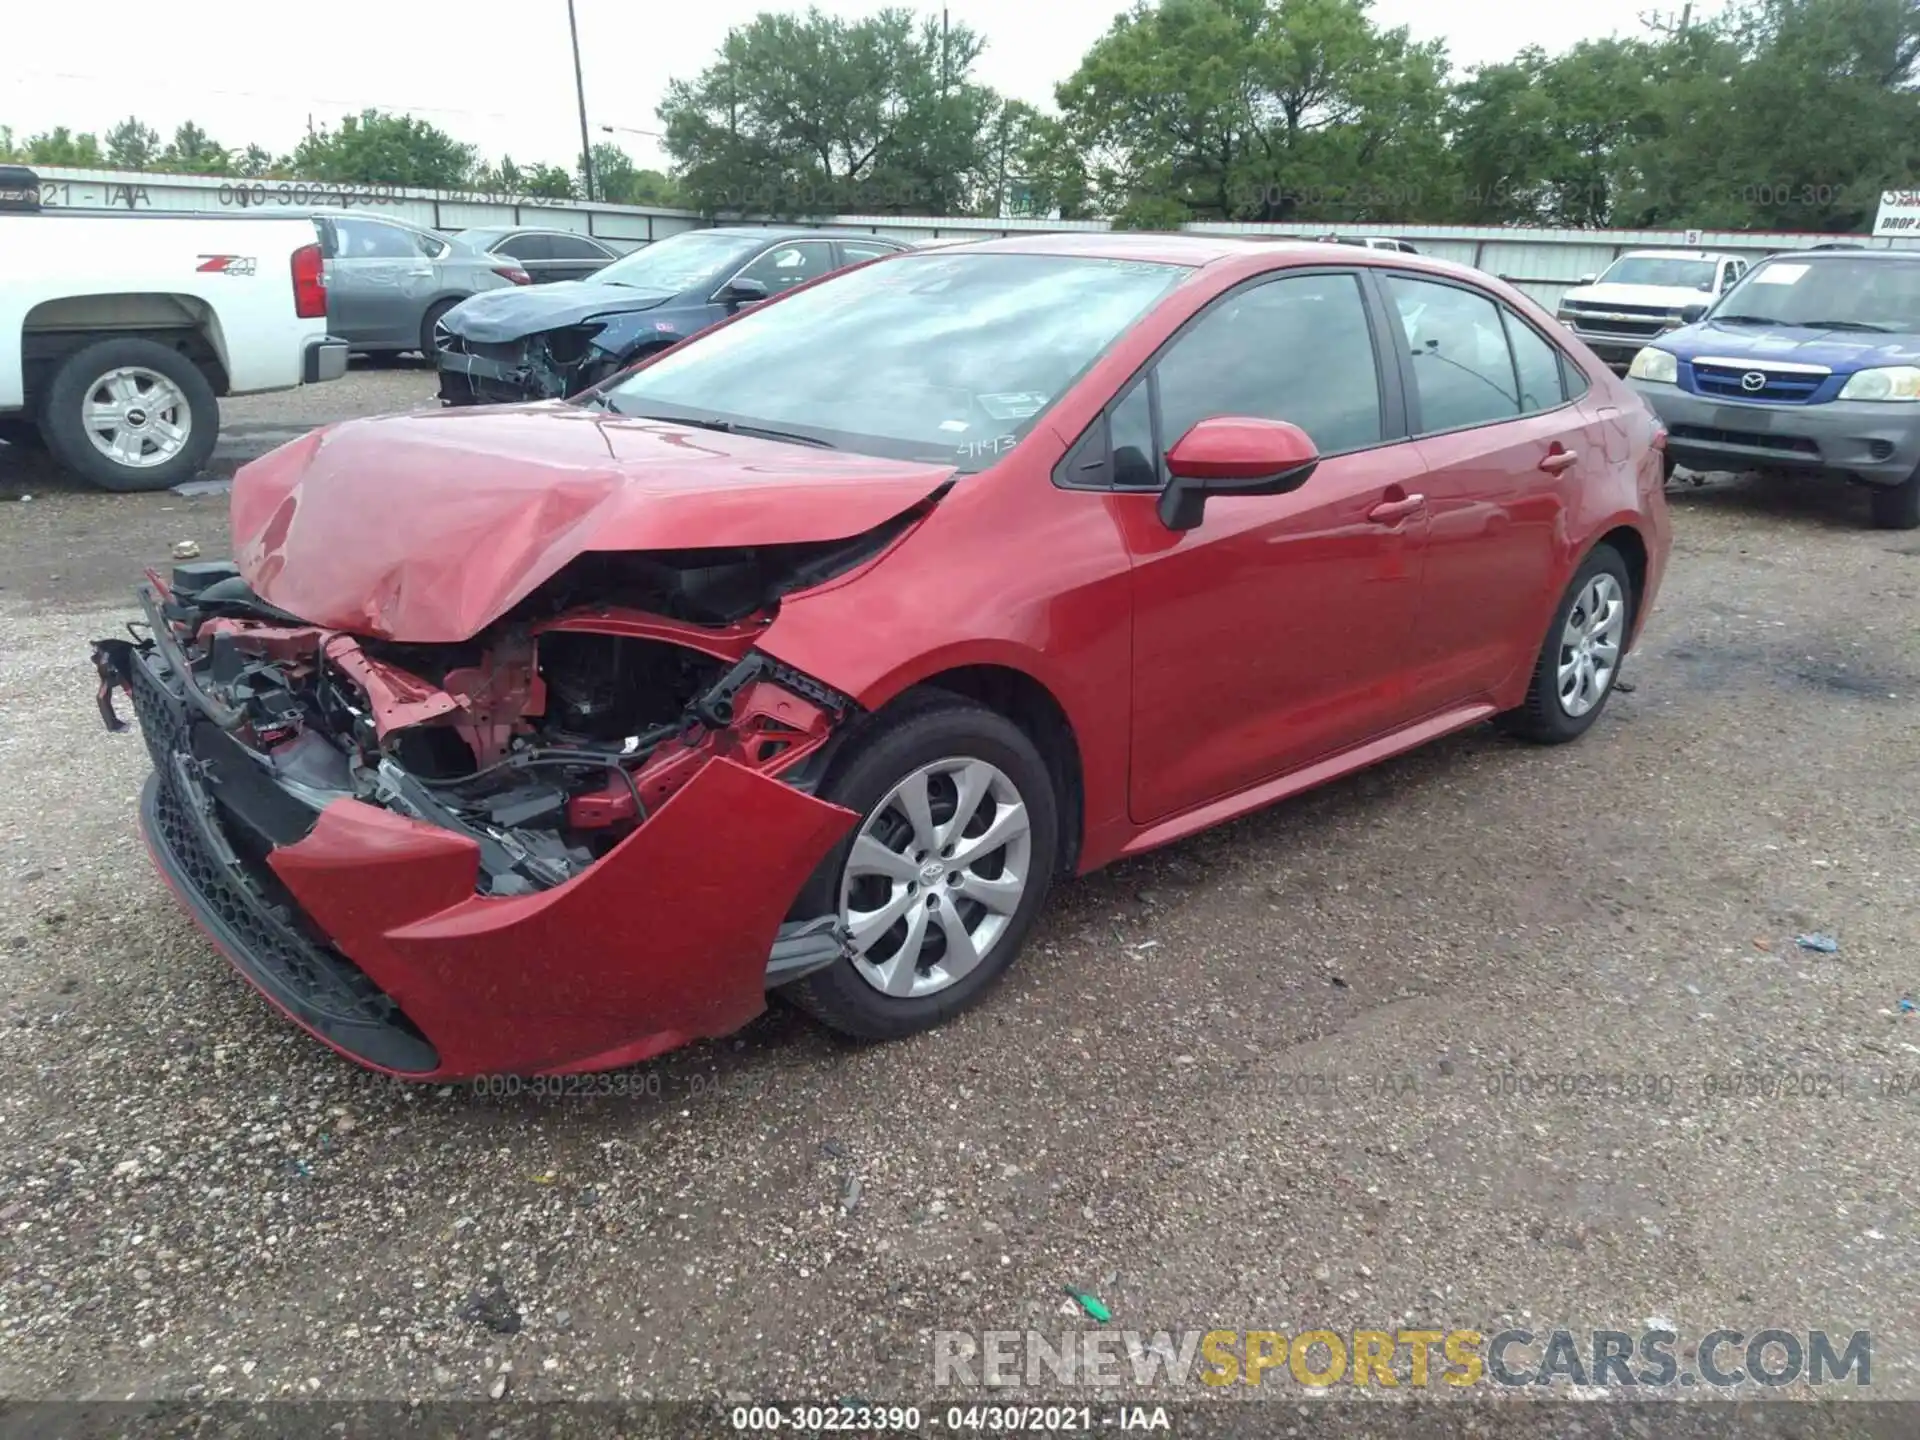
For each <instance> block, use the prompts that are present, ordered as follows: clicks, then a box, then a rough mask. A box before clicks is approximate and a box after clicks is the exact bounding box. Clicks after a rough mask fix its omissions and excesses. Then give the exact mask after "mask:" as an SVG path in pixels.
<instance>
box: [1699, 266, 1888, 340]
mask: <svg viewBox="0 0 1920 1440" xmlns="http://www.w3.org/2000/svg"><path fill="white" fill-rule="evenodd" d="M1723 317H1724V318H1726V319H1728V320H1735V319H1738V320H1743V321H1745V322H1748V323H1761V324H1773V325H1809V326H1814V327H1821V326H1836V327H1839V328H1842V329H1869V328H1870V329H1874V330H1889V331H1898V332H1899V333H1901V334H1907V335H1911V334H1916V333H1920V256H1917V257H1915V258H1914V259H1912V260H1866V259H1861V260H1826V259H1821V260H1793V259H1790V258H1786V257H1782V258H1779V259H1775V260H1768V261H1765V262H1763V263H1762V264H1760V265H1757V266H1755V267H1754V268H1753V269H1752V270H1751V271H1749V272H1748V273H1747V276H1746V278H1745V279H1743V280H1742V281H1741V282H1740V283H1739V284H1738V285H1736V286H1734V287H1733V289H1731V290H1729V291H1728V292H1727V294H1726V297H1725V298H1724V299H1722V300H1721V302H1720V303H1719V305H1717V306H1716V307H1715V308H1714V311H1713V316H1712V318H1714V319H1716V320H1718V319H1721V318H1723Z"/></svg>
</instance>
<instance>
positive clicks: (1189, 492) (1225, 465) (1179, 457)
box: [1160, 415, 1320, 530]
mask: <svg viewBox="0 0 1920 1440" xmlns="http://www.w3.org/2000/svg"><path fill="white" fill-rule="evenodd" d="M1319 464H1320V452H1319V450H1318V449H1317V448H1316V447H1315V446H1314V443H1313V441H1312V439H1311V438H1309V437H1308V435H1307V432H1306V431H1304V430H1302V429H1301V428H1300V427H1299V426H1298V425H1290V424H1288V423H1287V422H1286V421H1285V420H1255V419H1251V418H1244V417H1240V416H1234V415H1222V416H1218V417H1216V418H1215V419H1212V420H1202V421H1201V422H1200V423H1199V424H1198V425H1195V426H1194V427H1193V428H1192V429H1191V430H1189V431H1187V433H1186V434H1184V435H1182V436H1181V437H1180V438H1179V439H1178V440H1176V441H1174V442H1173V447H1172V448H1171V449H1170V450H1168V451H1167V473H1168V474H1169V475H1170V476H1172V479H1170V480H1169V481H1168V482H1167V488H1166V489H1165V490H1162V491H1161V492H1160V521H1161V523H1162V524H1163V525H1165V526H1166V527H1167V528H1168V529H1169V530H1191V529H1193V528H1194V527H1195V526H1197V525H1198V524H1199V523H1200V521H1201V519H1202V517H1203V512H1204V511H1205V508H1206V503H1207V497H1208V496H1209V495H1284V494H1286V493H1287V492H1288V491H1290V490H1298V489H1299V488H1300V487H1301V486H1302V485H1304V484H1306V483H1307V478H1308V477H1309V476H1311V475H1312V474H1313V472H1314V469H1315V467H1317V466H1318V465H1319Z"/></svg>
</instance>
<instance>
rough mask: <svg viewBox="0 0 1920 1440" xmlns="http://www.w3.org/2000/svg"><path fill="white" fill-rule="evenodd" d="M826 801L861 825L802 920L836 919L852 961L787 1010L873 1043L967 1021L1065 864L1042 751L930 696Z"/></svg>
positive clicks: (815, 885)
mask: <svg viewBox="0 0 1920 1440" xmlns="http://www.w3.org/2000/svg"><path fill="white" fill-rule="evenodd" d="M823 796H824V798H826V799H830V800H832V801H834V802H835V803H836V804H840V805H844V806H846V807H847V808H848V809H850V810H853V811H854V812H855V813H857V814H858V815H859V816H860V817H861V818H860V822H859V824H858V825H856V826H855V827H854V830H853V833H852V834H851V835H849V836H848V837H847V838H846V839H845V840H844V841H842V842H841V844H840V845H839V846H837V847H836V848H835V850H834V852H833V854H831V855H829V856H828V857H827V859H826V860H825V861H823V862H822V864H821V866H820V868H819V869H818V870H817V871H815V872H814V874H813V876H812V877H811V878H810V879H809V880H808V882H807V884H806V887H805V888H804V889H803V890H802V892H801V895H800V900H799V903H798V905H797V906H796V910H795V913H796V914H801V915H818V914H825V913H837V914H838V915H839V916H840V918H841V921H842V922H843V923H844V924H845V925H846V926H847V929H848V932H849V934H850V935H851V937H852V943H853V952H854V953H853V954H852V956H850V957H847V956H843V957H842V958H841V959H839V960H837V961H835V962H834V964H833V965H832V966H830V967H829V968H827V969H825V970H821V971H818V972H816V973H815V974H813V975H810V976H808V977H806V978H805V979H804V980H801V981H799V982H798V983H797V984H796V985H795V986H794V987H793V989H792V990H791V992H790V993H791V995H792V998H793V999H794V1000H795V1001H796V1002H797V1003H798V1004H800V1005H801V1006H802V1007H803V1008H804V1009H806V1010H808V1011H809V1012H811V1013H812V1014H813V1015H815V1016H817V1017H818V1018H819V1019H820V1020H822V1021H824V1022H825V1023H826V1024H827V1025H829V1026H831V1027H832V1028H833V1029H835V1030H838V1031H841V1032H842V1033H843V1034H847V1035H853V1036H857V1037H860V1038H862V1039H870V1040H886V1039H894V1038H897V1037H899V1036H904V1035H912V1034H914V1033H916V1032H918V1031H921V1030H927V1029H931V1028H932V1027H933V1026H935V1025H938V1024H940V1023H941V1022H943V1021H945V1020H947V1019H948V1018H950V1017H951V1016H953V1015H956V1014H958V1013H959V1012H960V1011H962V1010H965V1009H967V1008H968V1007H969V1006H971V1005H972V1004H973V1003H974V1002H975V1001H977V1000H978V999H979V998H980V997H981V996H982V995H983V994H985V993H986V991H987V990H988V989H989V988H990V987H991V986H992V985H993V984H994V982H995V981H996V980H998V979H999V977H1000V976H1001V975H1002V974H1004V973H1005V972H1006V970H1007V967H1008V966H1010V965H1011V964H1012V963H1013V961H1014V958H1015V957H1016V956H1017V955H1018V954H1019V951H1020V947H1021V945H1022V944H1024V943H1025V941H1026V938H1027V934H1028V932H1029V931H1030V930H1031V929H1032V928H1033V923H1034V919H1035V917H1036V916H1037V915H1038V914H1039V911H1040V907H1041V906H1042V905H1043V904H1044V903H1045V901H1046V897H1047V891H1048V889H1049V887H1050V885H1051V883H1052V879H1053V871H1054V867H1055V865H1056V863H1057V859H1058V837H1059V815H1058V810H1057V806H1056V803H1055V798H1054V787H1053V779H1052V776H1051V775H1050V774H1049V773H1048V770H1047V767H1046V764H1045V762H1044V761H1043V760H1042V759H1041V758H1040V754H1039V752H1038V751H1037V750H1036V749H1035V748H1034V745H1033V742H1032V741H1031V740H1029V739H1028V738H1027V736H1026V735H1025V734H1024V733H1023V732H1022V731H1021V730H1020V728H1019V727H1018V726H1016V725H1014V724H1013V723H1012V722H1011V721H1009V720H1007V719H1006V718H1005V717H1004V716H1002V715H1000V714H998V713H997V712H995V711H992V710H988V709H986V708H984V707H983V706H979V705H975V704H973V703H971V702H969V701H966V700H962V699H959V698H958V697H946V696H943V695H935V694H933V693H932V692H929V695H928V697H927V698H926V699H924V700H919V701H914V702H909V703H908V704H907V705H906V706H903V707H902V709H901V711H900V712H899V713H898V714H897V715H895V716H894V717H893V718H892V719H885V718H883V719H881V720H880V721H879V722H878V723H877V726H876V728H875V729H874V730H873V731H872V732H871V733H870V734H868V735H867V736H866V737H865V738H864V739H862V740H860V741H858V742H856V749H855V750H854V751H853V752H852V753H851V754H850V755H849V756H848V757H847V758H846V759H844V760H843V762H842V763H841V764H840V765H839V766H838V767H837V770H836V773H835V774H834V775H833V776H832V777H831V778H830V779H829V781H828V783H827V785H826V787H825V789H824V791H823Z"/></svg>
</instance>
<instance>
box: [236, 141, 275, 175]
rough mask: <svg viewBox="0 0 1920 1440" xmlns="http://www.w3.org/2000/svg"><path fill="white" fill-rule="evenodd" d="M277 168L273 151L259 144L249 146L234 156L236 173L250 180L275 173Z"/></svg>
mask: <svg viewBox="0 0 1920 1440" xmlns="http://www.w3.org/2000/svg"><path fill="white" fill-rule="evenodd" d="M277 168H278V167H276V165H275V164H274V159H273V155H272V154H271V152H269V151H266V150H263V149H261V148H260V147H259V146H258V145H249V146H247V148H246V149H245V150H243V151H241V152H240V154H239V155H238V156H236V157H235V158H234V162H233V172H234V174H236V175H243V176H245V177H246V178H247V179H249V180H259V179H262V178H264V177H265V176H268V175H271V174H273V173H275V170H276V169H277Z"/></svg>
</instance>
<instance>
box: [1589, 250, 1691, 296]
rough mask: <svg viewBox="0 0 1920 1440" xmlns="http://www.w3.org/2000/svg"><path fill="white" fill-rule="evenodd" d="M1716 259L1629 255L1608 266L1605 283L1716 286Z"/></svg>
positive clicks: (1604, 278) (1601, 279)
mask: <svg viewBox="0 0 1920 1440" xmlns="http://www.w3.org/2000/svg"><path fill="white" fill-rule="evenodd" d="M1718 264H1719V262H1718V261H1716V260H1687V259H1684V258H1682V257H1680V256H1676V255H1627V256H1624V257H1622V258H1621V259H1619V260H1616V261H1614V262H1613V264H1611V265H1609V266H1608V267H1607V273H1606V274H1604V275H1602V276H1601V277H1600V279H1599V280H1598V281H1597V282H1596V283H1598V284H1601V285H1676V286H1684V287H1689V288H1692V289H1694V290H1711V289H1713V272H1714V270H1715V268H1716V267H1717V266H1718Z"/></svg>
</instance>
